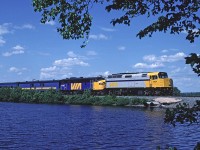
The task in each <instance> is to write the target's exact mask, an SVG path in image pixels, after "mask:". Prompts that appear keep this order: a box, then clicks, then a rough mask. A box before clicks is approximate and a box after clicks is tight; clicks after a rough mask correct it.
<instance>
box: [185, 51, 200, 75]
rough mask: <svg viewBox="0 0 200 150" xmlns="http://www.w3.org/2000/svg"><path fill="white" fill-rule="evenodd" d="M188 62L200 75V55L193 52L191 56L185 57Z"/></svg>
mask: <svg viewBox="0 0 200 150" xmlns="http://www.w3.org/2000/svg"><path fill="white" fill-rule="evenodd" d="M185 59H186V64H190V65H191V67H192V68H193V71H194V72H195V73H196V74H198V76H200V55H198V54H195V53H191V54H190V56H188V57H185Z"/></svg>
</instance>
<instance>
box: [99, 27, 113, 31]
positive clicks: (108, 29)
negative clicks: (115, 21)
mask: <svg viewBox="0 0 200 150" xmlns="http://www.w3.org/2000/svg"><path fill="white" fill-rule="evenodd" d="M101 30H103V31H106V32H114V31H116V30H115V29H113V28H104V27H101Z"/></svg>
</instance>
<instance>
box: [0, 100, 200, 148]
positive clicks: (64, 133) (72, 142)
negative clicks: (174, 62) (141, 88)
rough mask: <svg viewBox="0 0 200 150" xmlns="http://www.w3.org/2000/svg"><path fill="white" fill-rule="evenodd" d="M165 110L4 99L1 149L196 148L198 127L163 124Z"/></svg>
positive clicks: (0, 114) (0, 112)
mask: <svg viewBox="0 0 200 150" xmlns="http://www.w3.org/2000/svg"><path fill="white" fill-rule="evenodd" d="M163 117H164V110H162V109H153V110H150V109H143V108H121V107H94V106H64V105H40V104H16V103H0V149H15V150H16V149H109V150H110V149H114V150H115V149H123V150H125V149H136V150H140V149H142V150H144V149H147V150H149V149H150V150H151V149H156V146H158V145H160V146H161V147H162V148H163V149H164V148H165V147H166V145H170V146H176V147H177V148H178V149H181V150H182V149H187V150H188V149H193V148H194V146H195V144H196V142H197V141H200V134H199V133H200V128H199V125H193V126H177V127H176V128H174V127H172V126H170V125H166V124H164V123H163Z"/></svg>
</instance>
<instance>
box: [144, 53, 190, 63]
mask: <svg viewBox="0 0 200 150" xmlns="http://www.w3.org/2000/svg"><path fill="white" fill-rule="evenodd" d="M184 57H186V54H185V53H183V52H178V53H176V54H175V55H162V56H158V57H156V56H155V55H146V56H144V57H143V60H144V61H147V62H175V61H179V60H183V59H184Z"/></svg>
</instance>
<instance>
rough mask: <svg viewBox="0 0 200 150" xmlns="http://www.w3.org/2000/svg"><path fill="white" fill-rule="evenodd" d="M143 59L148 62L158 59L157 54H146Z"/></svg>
mask: <svg viewBox="0 0 200 150" xmlns="http://www.w3.org/2000/svg"><path fill="white" fill-rule="evenodd" d="M143 60H144V61H147V62H154V61H156V60H157V58H156V56H155V55H146V56H144V57H143Z"/></svg>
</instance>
